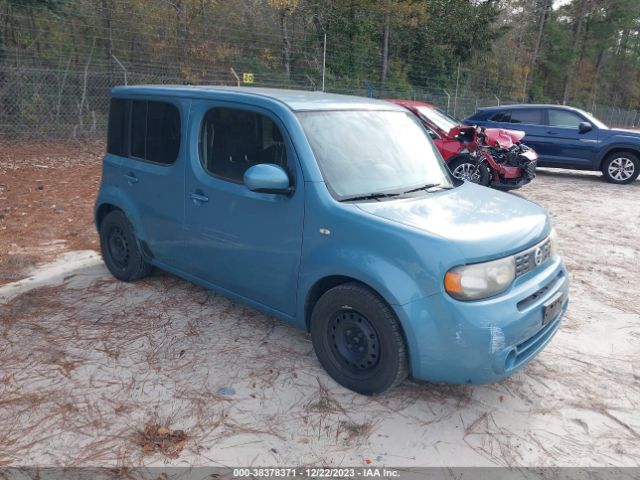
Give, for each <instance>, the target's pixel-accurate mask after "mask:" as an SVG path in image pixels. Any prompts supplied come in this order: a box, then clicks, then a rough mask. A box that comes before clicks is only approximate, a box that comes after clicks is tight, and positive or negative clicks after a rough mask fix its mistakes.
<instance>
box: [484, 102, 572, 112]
mask: <svg viewBox="0 0 640 480" xmlns="http://www.w3.org/2000/svg"><path fill="white" fill-rule="evenodd" d="M514 108H516V109H518V108H563V109H566V110H576V111H577V110H579V109H578V108H574V107H569V106H568V105H558V104H554V103H514V104H512V105H494V106H491V107H479V108H478V110H507V109H514Z"/></svg>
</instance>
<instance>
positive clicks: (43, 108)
mask: <svg viewBox="0 0 640 480" xmlns="http://www.w3.org/2000/svg"><path fill="white" fill-rule="evenodd" d="M240 75H241V74H240ZM201 78H202V82H201V83H203V84H209V85H235V84H236V83H237V82H238V80H236V78H234V76H233V75H232V74H231V73H226V74H225V73H220V72H210V73H206V72H205V73H203V75H202V77H201ZM124 81H125V72H123V71H121V70H114V69H109V70H98V69H95V70H94V69H91V68H85V69H83V70H73V71H71V70H69V69H65V68H64V66H62V67H61V68H39V67H3V68H1V69H0V101H1V103H0V141H13V140H16V139H32V140H70V139H71V140H75V141H79V142H83V141H91V140H96V139H102V138H104V136H105V132H106V124H107V116H108V111H109V98H110V91H111V89H112V88H113V87H114V86H117V85H122V84H124ZM126 81H127V82H128V84H129V85H133V84H179V83H181V82H182V79H181V78H180V77H179V76H178V75H177V74H175V73H171V72H166V71H162V69H158V70H153V69H149V68H147V69H145V70H144V71H137V70H131V71H127V72H126ZM319 84H320V81H317V80H314V79H312V78H310V77H308V76H305V77H300V78H296V79H295V80H290V81H285V80H284V79H282V78H279V77H277V76H268V75H264V76H261V75H259V74H256V75H255V76H254V83H253V85H252V86H257V87H260V86H262V87H283V88H297V89H307V90H315V89H318V85H319ZM326 91H328V92H336V93H345V94H352V95H360V96H369V97H376V98H405V99H412V100H419V101H424V102H427V103H431V104H434V105H436V106H438V107H440V108H441V109H442V110H444V111H447V112H448V113H449V114H451V115H453V116H455V117H458V118H466V117H468V116H470V115H471V114H473V113H474V112H475V111H476V110H477V109H478V108H480V107H486V106H494V105H501V104H502V105H504V104H509V103H520V101H521V99H520V100H518V99H512V98H499V97H497V96H495V95H491V94H485V95H470V94H468V93H461V94H456V93H455V92H449V91H447V90H444V89H437V90H428V89H410V88H407V89H406V90H404V91H403V90H398V89H396V90H394V91H387V90H384V89H381V88H376V87H374V86H372V84H370V83H369V82H367V81H364V82H358V84H352V85H344V84H341V85H340V86H337V85H332V83H331V81H328V82H327V85H326ZM577 106H580V105H577ZM580 107H584V106H580ZM586 109H587V110H590V111H591V112H592V113H593V114H594V115H595V116H596V117H598V118H600V119H601V120H602V121H604V122H605V123H607V124H608V125H610V126H614V127H625V128H638V127H640V111H638V110H633V109H624V108H614V107H609V106H605V105H591V106H590V108H589V107H588V108H586Z"/></svg>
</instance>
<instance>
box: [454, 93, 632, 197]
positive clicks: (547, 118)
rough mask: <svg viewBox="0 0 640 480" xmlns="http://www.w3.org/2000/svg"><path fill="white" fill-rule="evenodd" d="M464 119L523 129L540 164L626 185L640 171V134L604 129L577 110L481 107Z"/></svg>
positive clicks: (538, 106)
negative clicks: (598, 175)
mask: <svg viewBox="0 0 640 480" xmlns="http://www.w3.org/2000/svg"><path fill="white" fill-rule="evenodd" d="M465 123H466V124H468V125H480V126H483V127H499V128H511V127H517V128H518V129H519V130H522V131H524V132H525V133H526V135H527V137H526V138H527V145H529V146H531V147H532V148H534V149H535V150H536V152H538V157H539V158H538V165H539V166H541V167H552V168H570V169H576V170H594V171H601V172H602V173H603V175H604V178H605V179H606V180H607V181H609V182H611V183H617V184H626V183H631V182H633V181H634V180H635V179H636V178H638V174H639V173H640V161H639V158H640V132H635V131H632V130H623V129H618V128H609V127H607V126H606V125H605V124H604V123H602V122H601V121H600V120H598V119H597V118H596V117H594V116H593V115H591V114H590V113H587V112H584V111H582V110H579V109H577V108H571V107H565V106H561V105H501V106H498V107H489V108H480V109H478V111H477V112H476V113H475V114H474V115H472V116H470V117H469V118H467V119H466V120H465Z"/></svg>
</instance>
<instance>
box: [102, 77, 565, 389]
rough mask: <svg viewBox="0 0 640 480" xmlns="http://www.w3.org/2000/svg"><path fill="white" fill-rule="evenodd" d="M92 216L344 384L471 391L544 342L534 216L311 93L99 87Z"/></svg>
mask: <svg viewBox="0 0 640 480" xmlns="http://www.w3.org/2000/svg"><path fill="white" fill-rule="evenodd" d="M108 130H109V131H108V141H107V153H106V155H105V157H104V166H103V174H102V183H101V185H100V191H99V193H98V197H97V201H96V208H95V221H96V225H97V228H98V232H99V234H100V243H101V251H102V256H103V258H104V262H105V264H106V265H107V267H108V269H109V270H110V272H111V273H112V274H113V275H114V276H115V277H116V278H118V279H120V280H123V281H133V280H137V279H140V278H142V277H144V276H146V275H148V274H149V273H150V271H151V269H152V268H153V267H157V268H160V269H162V270H166V271H168V272H171V273H173V274H175V275H178V276H180V277H182V278H184V279H186V280H189V281H191V282H194V283H197V284H199V285H202V286H203V287H206V288H209V289H212V290H215V291H217V292H219V293H221V294H222V295H225V296H227V297H229V298H232V299H234V300H238V301H240V302H244V303H246V304H249V305H251V306H253V307H255V308H256V309H259V310H261V311H263V312H265V313H267V314H269V315H273V316H275V317H277V318H279V319H282V320H283V321H285V322H288V323H290V324H292V325H295V326H297V327H299V328H303V329H306V330H308V331H309V332H310V333H311V339H312V342H313V346H314V349H315V352H316V354H317V357H318V360H319V361H320V363H321V364H322V366H323V367H324V368H325V369H326V371H327V372H328V373H329V375H330V376H331V377H332V378H333V379H334V380H336V381H337V382H338V383H340V384H342V385H343V386H345V387H347V388H349V389H352V390H354V391H356V392H359V393H362V394H367V395H371V394H377V393H380V392H383V391H385V390H387V389H389V388H391V387H393V386H395V385H397V384H399V383H400V382H402V381H403V380H404V379H405V378H406V377H407V376H411V377H413V378H414V379H417V380H424V381H431V382H451V383H462V384H482V383H490V382H495V381H498V380H500V379H502V378H505V377H506V376H508V375H510V374H511V373H513V372H514V371H516V370H517V369H519V368H521V367H522V366H523V365H525V364H526V363H527V362H528V361H529V360H531V359H532V358H533V357H535V355H536V354H537V353H538V352H540V351H541V350H542V349H543V348H544V346H545V345H546V344H547V343H548V342H549V341H550V340H551V338H552V337H553V336H554V334H555V333H556V331H557V330H558V327H559V325H560V321H561V317H562V315H563V313H564V312H565V311H566V308H567V303H568V279H567V272H566V270H565V268H564V265H563V262H562V260H561V259H560V256H559V255H558V252H557V247H556V238H555V234H554V231H553V229H552V227H551V224H550V221H549V217H548V215H547V213H546V212H545V210H544V209H542V208H541V207H540V206H538V205H536V204H535V203H532V202H530V201H527V200H524V199H522V198H520V197H517V196H514V195H509V194H506V193H502V192H497V191H494V190H491V189H488V188H485V187H481V186H477V185H474V184H472V183H468V182H460V181H458V180H456V179H454V178H453V177H452V175H451V174H450V173H449V171H448V170H447V167H446V166H445V164H444V162H443V161H442V158H441V157H440V154H439V153H438V151H437V150H436V149H435V147H434V144H433V142H432V141H431V139H430V137H429V135H428V134H427V133H426V131H425V130H424V128H423V127H422V125H420V123H419V122H417V121H416V120H415V119H414V117H413V116H412V115H411V114H410V113H408V112H407V111H405V110H404V109H403V108H401V107H399V106H396V105H394V104H391V103H387V102H382V101H377V100H372V99H366V98H359V97H350V96H342V95H332V94H325V93H318V92H302V91H291V90H274V89H250V88H231V87H186V86H138V87H118V88H115V89H114V90H113V92H112V100H111V108H110V113H109V129H108Z"/></svg>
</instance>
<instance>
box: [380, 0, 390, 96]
mask: <svg viewBox="0 0 640 480" xmlns="http://www.w3.org/2000/svg"><path fill="white" fill-rule="evenodd" d="M390 10H391V5H390V4H389V0H387V1H386V4H385V12H384V33H383V35H382V71H381V73H380V83H381V84H382V86H383V87H384V84H385V83H386V82H387V73H388V70H389V30H390V28H391V25H390V23H391V12H390Z"/></svg>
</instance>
